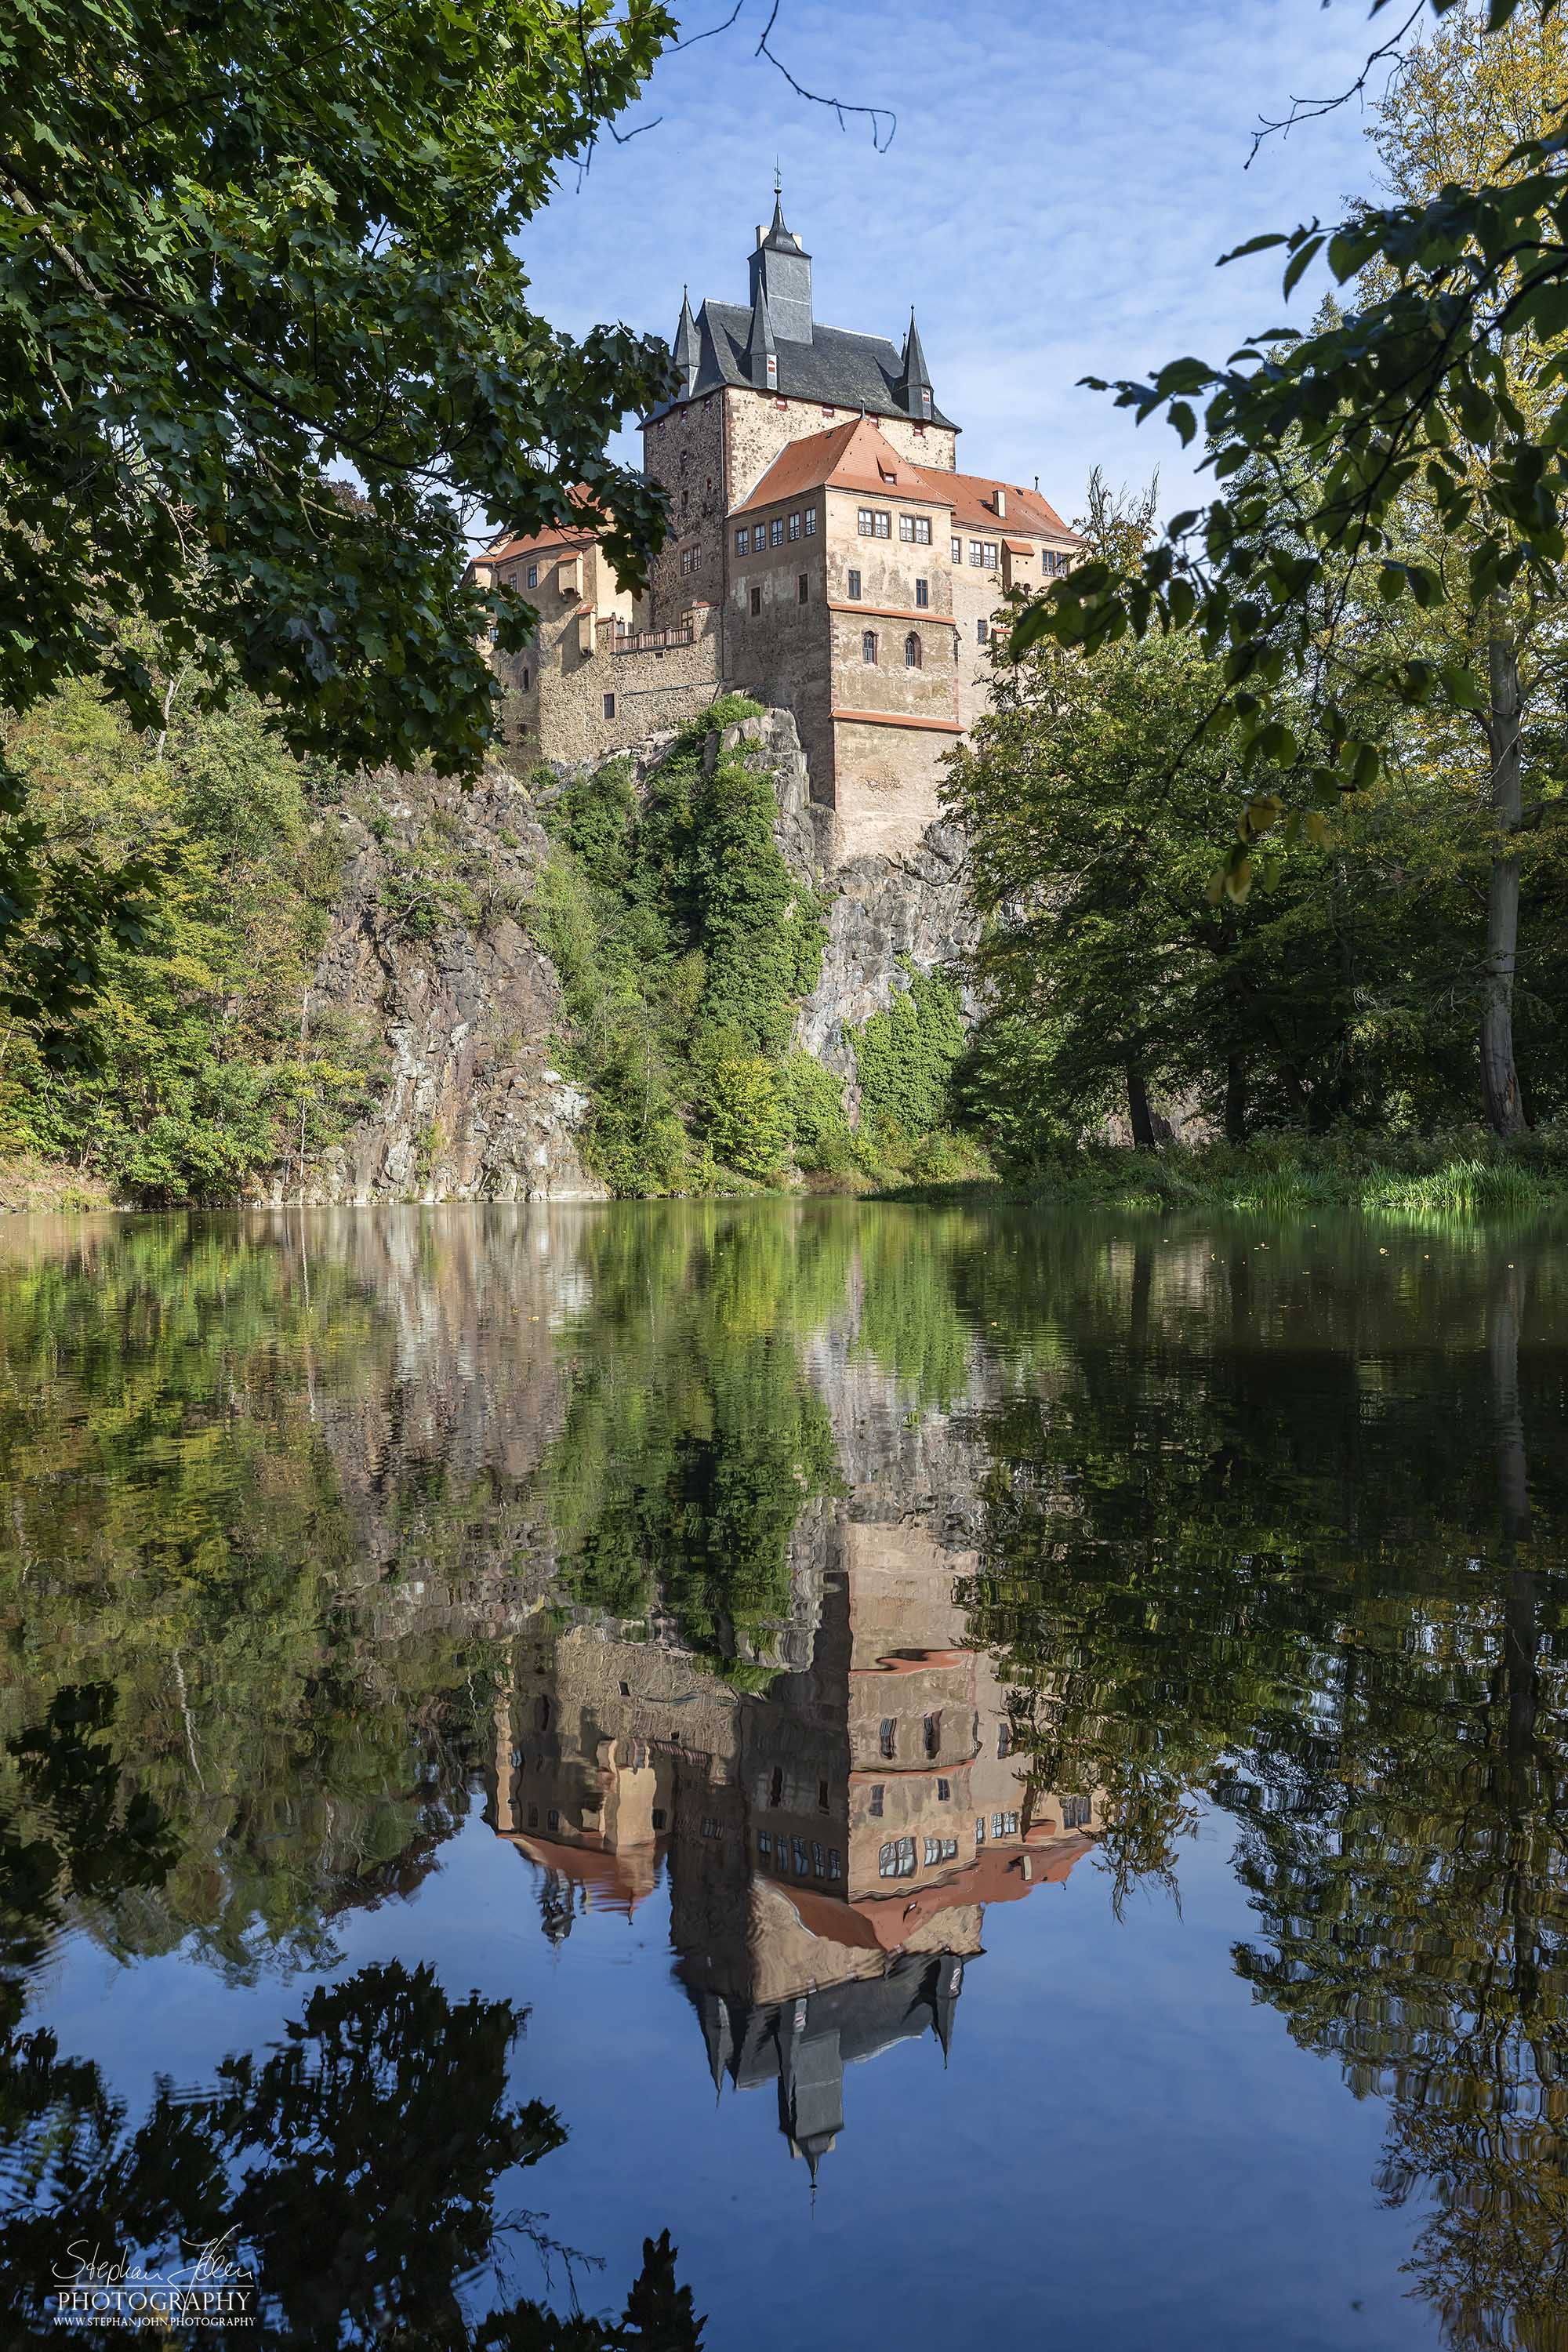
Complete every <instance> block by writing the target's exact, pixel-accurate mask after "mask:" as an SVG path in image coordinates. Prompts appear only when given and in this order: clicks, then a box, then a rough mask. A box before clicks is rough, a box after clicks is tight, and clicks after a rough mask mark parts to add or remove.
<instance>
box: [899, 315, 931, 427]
mask: <svg viewBox="0 0 1568 2352" xmlns="http://www.w3.org/2000/svg"><path fill="white" fill-rule="evenodd" d="M894 390H895V391H896V392H897V394H898V395H899V399H900V403H901V404H902V405H903V406H904V407H905V408H907V409H908V411H909V413H910V415H911V416H919V417H927V416H929V415H931V410H932V408H933V407H934V406H935V400H934V397H933V395H932V392H931V371H930V369H929V368H928V367H927V366H926V355H925V353H924V352H922V351H921V331H920V329H919V328H918V327H917V326H916V324H915V314H914V311H913V310H910V331H909V333H908V334H907V335H906V336H905V337H904V365H903V372H902V373H901V374H900V377H899V381H898V383H896V385H895V386H894Z"/></svg>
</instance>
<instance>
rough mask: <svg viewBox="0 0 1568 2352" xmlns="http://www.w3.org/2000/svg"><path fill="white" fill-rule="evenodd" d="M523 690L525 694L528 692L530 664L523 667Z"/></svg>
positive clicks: (524, 664)
mask: <svg viewBox="0 0 1568 2352" xmlns="http://www.w3.org/2000/svg"><path fill="white" fill-rule="evenodd" d="M522 690H523V692H524V694H526V693H527V692H528V664H527V663H526V662H524V663H523V665H522Z"/></svg>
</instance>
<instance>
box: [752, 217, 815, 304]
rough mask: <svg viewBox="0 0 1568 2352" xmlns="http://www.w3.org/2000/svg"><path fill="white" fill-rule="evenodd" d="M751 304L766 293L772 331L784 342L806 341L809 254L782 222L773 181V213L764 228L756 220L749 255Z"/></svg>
mask: <svg viewBox="0 0 1568 2352" xmlns="http://www.w3.org/2000/svg"><path fill="white" fill-rule="evenodd" d="M750 266H751V273H752V309H753V310H755V308H756V302H757V296H758V294H759V293H765V294H766V295H767V298H768V310H769V312H770V314H771V319H772V324H773V332H774V334H775V335H777V336H779V338H780V339H781V340H782V341H784V342H786V343H809V342H810V341H811V339H812V320H811V256H810V254H809V253H807V251H806V250H805V247H804V246H803V245H802V243H801V241H800V239H799V237H798V236H795V232H794V230H793V229H791V228H789V227H788V226H786V225H785V222H784V197H783V196H782V195H781V194H779V193H778V190H777V184H776V182H775V184H774V194H773V221H772V223H771V225H770V226H768V227H767V228H763V225H762V223H761V222H760V221H759V222H758V224H757V242H756V246H755V248H754V250H753V251H752V255H751V257H750Z"/></svg>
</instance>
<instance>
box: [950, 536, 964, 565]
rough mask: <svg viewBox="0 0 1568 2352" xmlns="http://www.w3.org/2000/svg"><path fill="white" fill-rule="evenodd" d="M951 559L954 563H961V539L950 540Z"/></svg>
mask: <svg viewBox="0 0 1568 2352" xmlns="http://www.w3.org/2000/svg"><path fill="white" fill-rule="evenodd" d="M952 560H953V562H955V563H962V562H963V541H962V540H961V539H955V540H954V541H953V542H952Z"/></svg>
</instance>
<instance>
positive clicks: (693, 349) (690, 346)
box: [675, 286, 698, 400]
mask: <svg viewBox="0 0 1568 2352" xmlns="http://www.w3.org/2000/svg"><path fill="white" fill-rule="evenodd" d="M697 356H698V347H697V321H696V320H695V319H694V318H693V317H692V315H691V297H690V294H689V291H688V290H687V289H686V288H685V287H684V286H683V287H682V288H681V289H680V324H679V327H677V329H676V331H675V366H676V373H678V374H679V378H680V389H679V392H678V393H677V394H676V398H677V399H678V400H689V399H690V397H691V394H692V393H693V391H694V390H695V389H696V385H697Z"/></svg>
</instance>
